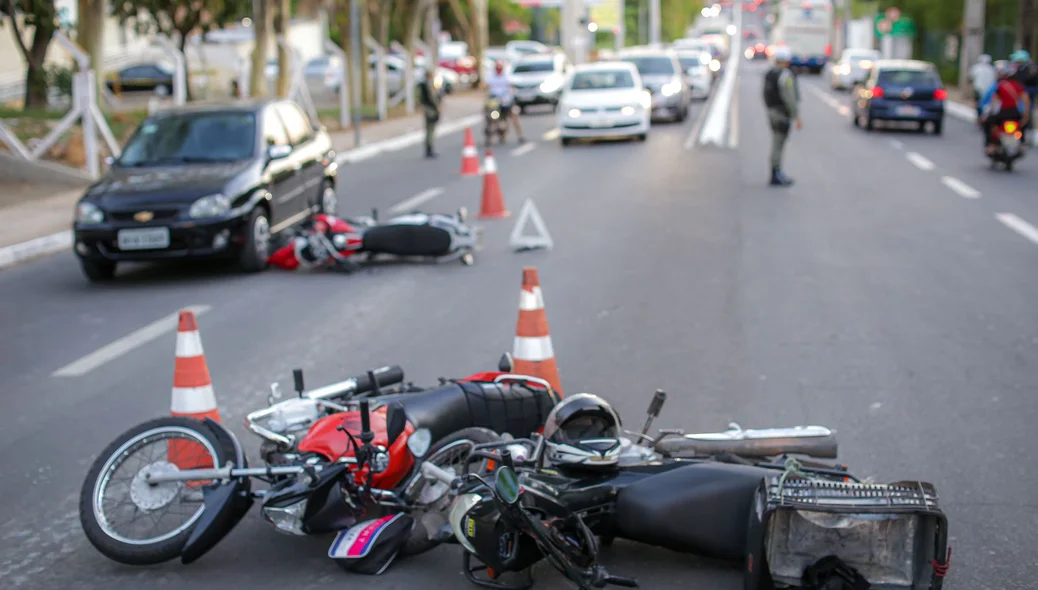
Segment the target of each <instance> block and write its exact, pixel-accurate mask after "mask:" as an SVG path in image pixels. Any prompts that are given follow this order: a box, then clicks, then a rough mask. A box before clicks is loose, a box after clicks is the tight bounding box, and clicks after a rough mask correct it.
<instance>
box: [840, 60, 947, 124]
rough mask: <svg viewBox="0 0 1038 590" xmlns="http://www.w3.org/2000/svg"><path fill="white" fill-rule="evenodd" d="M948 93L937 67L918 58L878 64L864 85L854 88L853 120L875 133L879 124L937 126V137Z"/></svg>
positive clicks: (942, 122) (942, 120) (885, 61)
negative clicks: (894, 123) (890, 122)
mask: <svg viewBox="0 0 1038 590" xmlns="http://www.w3.org/2000/svg"><path fill="white" fill-rule="evenodd" d="M947 98H948V91H947V90H945V88H944V83H943V82H942V81H941V76H940V75H939V74H938V73H937V67H936V66H934V64H932V63H930V62H926V61H919V60H914V59H885V60H880V61H877V62H875V64H873V66H872V70H871V71H870V72H869V77H868V78H867V79H866V80H865V83H864V84H860V85H858V86H855V87H854V91H853V100H854V104H853V106H852V111H853V113H852V120H853V123H854V126H855V127H864V128H865V129H867V130H870V131H871V130H872V129H873V127H874V126H875V122H876V121H907V122H914V123H918V124H919V128H920V129H922V128H923V126H924V125H926V124H927V123H929V124H931V125H933V132H934V134H935V135H940V134H941V130H942V128H943V127H944V105H945V100H947Z"/></svg>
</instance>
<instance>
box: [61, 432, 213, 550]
mask: <svg viewBox="0 0 1038 590" xmlns="http://www.w3.org/2000/svg"><path fill="white" fill-rule="evenodd" d="M232 457H233V451H232V450H231V449H227V448H224V445H222V444H221V443H220V441H219V439H218V438H217V437H216V436H215V435H214V434H213V432H212V431H211V430H210V429H209V428H208V427H207V426H206V425H205V423H204V422H201V421H199V420H195V419H193V418H181V417H167V418H158V419H156V420H150V421H148V422H145V423H143V424H140V425H138V426H135V427H133V428H131V429H130V430H128V431H126V432H124V433H123V434H121V435H119V437H117V438H116V439H115V440H114V441H112V443H111V444H109V445H108V447H107V448H105V450H104V451H102V452H101V454H100V455H99V456H98V458H97V460H95V461H94V464H93V465H92V466H91V467H90V471H89V472H88V473H87V476H86V480H85V481H84V482H83V488H82V489H81V490H80V495H79V521H80V524H81V525H82V526H83V532H84V533H86V537H87V539H88V540H89V541H90V544H91V545H93V546H94V547H95V548H96V549H97V550H98V551H100V552H101V553H102V554H103V555H105V556H106V557H108V558H109V559H112V560H114V561H117V562H119V563H124V564H127V565H155V564H158V563H162V562H165V561H169V560H170V559H173V558H175V557H178V556H179V555H180V553H181V551H182V550H183V548H184V544H185V543H187V540H188V537H190V535H191V531H192V530H193V529H194V526H195V523H197V522H198V519H199V518H200V517H201V516H202V512H203V510H204V504H203V502H202V485H205V484H206V483H209V482H210V481H211V480H206V481H190V482H178V481H174V482H162V483H149V482H148V481H147V479H146V476H147V474H149V473H158V472H170V471H176V470H184V469H210V468H214V467H219V466H222V465H225V464H226V463H227V461H229V460H231V459H232Z"/></svg>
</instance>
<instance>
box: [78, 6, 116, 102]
mask: <svg viewBox="0 0 1038 590" xmlns="http://www.w3.org/2000/svg"><path fill="white" fill-rule="evenodd" d="M78 9H79V15H78V17H77V22H76V42H77V43H78V44H79V46H80V47H82V48H83V49H84V50H85V51H86V52H87V53H88V54H89V55H90V67H91V68H92V69H93V70H94V81H95V83H96V84H97V94H98V96H100V95H101V85H102V84H103V83H104V78H105V67H104V64H105V56H104V47H105V40H104V39H105V17H106V16H107V15H108V0H79V5H78Z"/></svg>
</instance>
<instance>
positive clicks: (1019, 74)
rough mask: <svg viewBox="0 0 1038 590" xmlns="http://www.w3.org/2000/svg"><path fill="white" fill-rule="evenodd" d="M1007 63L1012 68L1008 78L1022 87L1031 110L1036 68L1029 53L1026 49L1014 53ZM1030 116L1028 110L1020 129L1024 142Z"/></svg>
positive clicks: (1036, 86)
mask: <svg viewBox="0 0 1038 590" xmlns="http://www.w3.org/2000/svg"><path fill="white" fill-rule="evenodd" d="M1009 61H1010V63H1011V64H1012V67H1013V72H1012V74H1011V75H1010V77H1011V78H1012V79H1013V80H1016V81H1017V82H1019V83H1020V85H1021V86H1023V87H1024V92H1026V93H1027V98H1029V99H1030V108H1031V109H1033V108H1034V102H1035V97H1036V95H1038V66H1036V65H1035V64H1034V62H1033V61H1032V60H1031V53H1030V52H1029V51H1027V50H1026V49H1020V50H1018V51H1014V52H1013V53H1012V54H1010V56H1009ZM1031 114H1032V111H1031V110H1030V109H1029V110H1028V111H1027V115H1028V117H1027V121H1026V123H1024V125H1022V127H1021V131H1023V133H1024V141H1025V142H1026V140H1027V130H1028V129H1030V128H1031V126H1032V124H1033V118H1032V117H1031Z"/></svg>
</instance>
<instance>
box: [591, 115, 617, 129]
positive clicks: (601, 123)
mask: <svg viewBox="0 0 1038 590" xmlns="http://www.w3.org/2000/svg"><path fill="white" fill-rule="evenodd" d="M591 126H592V127H594V128H596V129H602V128H603V127H612V126H613V125H612V122H611V121H610V120H609V119H607V118H605V117H598V118H597V119H592V120H591Z"/></svg>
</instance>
